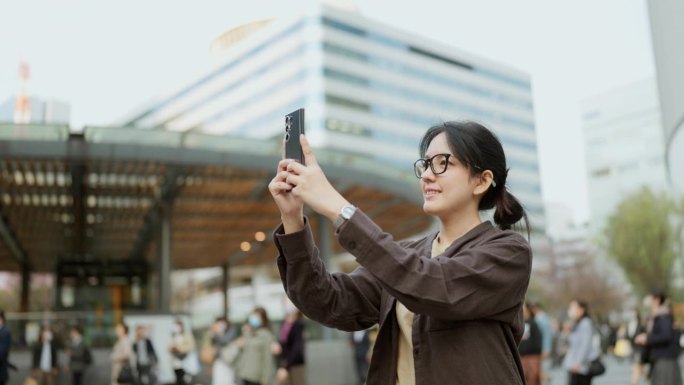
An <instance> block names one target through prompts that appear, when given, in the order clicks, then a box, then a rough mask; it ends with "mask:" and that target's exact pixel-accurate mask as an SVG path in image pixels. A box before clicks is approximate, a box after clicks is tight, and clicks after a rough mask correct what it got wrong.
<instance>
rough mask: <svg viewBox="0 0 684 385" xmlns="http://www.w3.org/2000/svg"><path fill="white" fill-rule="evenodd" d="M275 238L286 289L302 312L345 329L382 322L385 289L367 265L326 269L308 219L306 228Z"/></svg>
mask: <svg viewBox="0 0 684 385" xmlns="http://www.w3.org/2000/svg"><path fill="white" fill-rule="evenodd" d="M273 238H274V240H275V244H276V247H277V248H278V252H279V256H278V269H279V270H280V278H281V280H282V282H283V286H284V288H285V292H286V293H287V295H288V297H290V299H291V300H292V302H293V303H294V304H295V306H297V308H298V309H299V310H301V311H302V313H304V314H306V315H307V316H308V317H309V318H311V319H313V320H314V321H317V322H319V323H321V324H323V325H325V326H328V327H334V328H338V329H341V330H345V331H355V330H364V329H367V328H369V327H370V326H372V325H374V324H376V323H378V320H379V317H380V297H381V291H382V288H381V287H380V285H379V284H378V282H377V280H376V279H375V278H373V276H372V275H371V274H370V273H369V272H368V271H367V270H366V269H364V268H363V267H360V268H357V269H356V270H354V271H353V272H351V273H349V274H344V273H334V274H330V273H328V272H327V271H326V269H325V266H324V265H323V261H321V258H320V252H319V250H318V248H317V247H316V245H315V244H314V240H313V234H312V232H311V227H310V225H309V223H308V221H306V224H305V228H304V229H303V230H302V231H299V232H295V233H290V234H284V231H283V228H282V225H281V226H280V227H279V228H278V229H276V231H275V235H274V237H273Z"/></svg>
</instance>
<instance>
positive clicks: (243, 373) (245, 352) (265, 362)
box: [235, 307, 275, 385]
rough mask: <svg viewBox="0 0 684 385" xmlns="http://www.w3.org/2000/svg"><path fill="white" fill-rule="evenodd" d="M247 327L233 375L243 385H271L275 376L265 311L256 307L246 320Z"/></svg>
mask: <svg viewBox="0 0 684 385" xmlns="http://www.w3.org/2000/svg"><path fill="white" fill-rule="evenodd" d="M247 324H248V325H247V327H246V328H245V329H246V330H245V333H243V336H242V340H241V341H240V345H241V346H242V351H241V353H240V356H239V357H238V359H237V363H236V365H235V374H236V376H237V378H239V379H240V380H241V381H242V383H243V385H271V383H272V382H273V378H274V376H275V360H274V357H273V352H272V347H273V344H274V343H275V338H274V337H273V333H272V332H271V324H270V322H269V320H268V314H267V313H266V309H264V308H262V307H258V308H256V309H254V311H253V312H252V313H251V314H250V315H249V317H248V318H247Z"/></svg>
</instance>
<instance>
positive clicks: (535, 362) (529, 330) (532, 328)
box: [518, 303, 543, 385]
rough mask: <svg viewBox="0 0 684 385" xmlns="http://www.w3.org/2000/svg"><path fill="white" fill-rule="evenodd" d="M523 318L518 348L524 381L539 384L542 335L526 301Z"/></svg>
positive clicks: (529, 384)
mask: <svg viewBox="0 0 684 385" xmlns="http://www.w3.org/2000/svg"><path fill="white" fill-rule="evenodd" d="M523 318H524V319H525V331H524V333H523V337H522V341H520V346H518V350H519V351H520V360H521V361H522V367H523V371H524V372H525V382H526V384H527V385H541V357H542V345H543V337H542V332H541V330H540V328H539V325H537V322H536V321H535V319H534V312H533V311H532V307H531V306H530V305H529V304H527V303H525V306H524V307H523Z"/></svg>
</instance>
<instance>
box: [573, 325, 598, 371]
mask: <svg viewBox="0 0 684 385" xmlns="http://www.w3.org/2000/svg"><path fill="white" fill-rule="evenodd" d="M577 333H578V335H579V338H578V339H577V347H576V349H573V350H575V351H576V352H577V354H576V355H575V358H576V360H577V361H576V362H574V363H573V364H575V365H577V364H579V365H586V364H588V363H589V361H591V358H592V357H591V356H592V351H593V337H594V326H593V325H592V323H591V321H590V320H589V319H587V318H585V319H583V320H582V321H580V323H579V325H577Z"/></svg>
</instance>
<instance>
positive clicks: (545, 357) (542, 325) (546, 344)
mask: <svg viewBox="0 0 684 385" xmlns="http://www.w3.org/2000/svg"><path fill="white" fill-rule="evenodd" d="M530 308H531V309H532V314H533V316H534V322H536V323H537V326H539V331H540V332H541V337H542V354H541V360H542V361H541V366H540V372H539V377H540V378H541V381H542V384H545V383H547V382H549V381H550V380H551V378H550V377H549V372H550V371H551V367H552V366H553V363H552V362H551V361H552V357H551V353H552V350H553V337H554V331H553V320H552V319H551V317H549V315H548V314H547V313H546V312H545V311H544V308H543V307H542V304H541V303H539V302H537V303H531V304H530Z"/></svg>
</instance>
